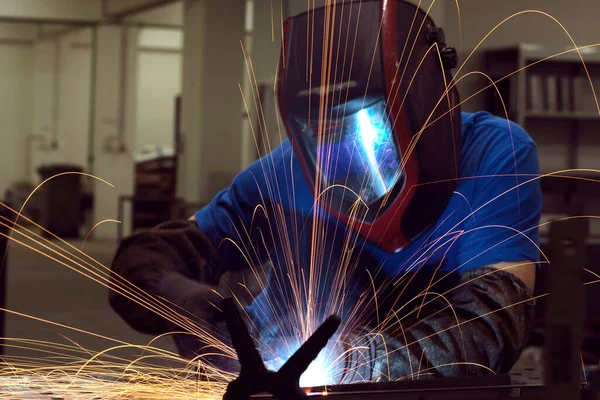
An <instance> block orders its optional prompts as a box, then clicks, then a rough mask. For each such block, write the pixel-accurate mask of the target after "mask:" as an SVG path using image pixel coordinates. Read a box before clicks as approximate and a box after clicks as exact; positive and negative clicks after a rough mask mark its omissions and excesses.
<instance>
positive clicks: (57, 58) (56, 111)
mask: <svg viewBox="0 0 600 400" xmlns="http://www.w3.org/2000/svg"><path fill="white" fill-rule="evenodd" d="M55 43H56V50H55V52H54V85H53V91H54V93H53V97H54V102H53V103H54V104H53V105H52V140H51V141H50V150H56V149H57V148H58V128H59V117H60V98H61V95H60V89H61V87H60V84H61V79H60V78H61V76H60V75H61V70H60V69H61V68H60V67H61V65H62V62H61V61H62V60H61V56H62V51H61V44H60V40H56V42H55Z"/></svg>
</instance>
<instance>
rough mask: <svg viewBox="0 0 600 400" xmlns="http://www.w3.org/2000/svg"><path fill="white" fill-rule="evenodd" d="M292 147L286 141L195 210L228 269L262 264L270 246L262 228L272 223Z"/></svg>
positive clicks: (204, 230) (198, 223) (233, 269)
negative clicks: (273, 207)
mask: <svg viewBox="0 0 600 400" xmlns="http://www.w3.org/2000/svg"><path fill="white" fill-rule="evenodd" d="M290 151H291V147H290V145H289V143H288V142H287V141H284V143H282V145H281V146H280V147H278V148H277V149H275V150H273V151H272V152H271V153H270V154H268V155H266V156H264V157H262V158H261V159H259V160H257V161H256V162H254V163H253V164H252V165H250V166H249V167H248V168H247V169H246V170H244V171H242V172H240V173H239V174H238V175H237V176H236V177H235V178H234V180H233V182H232V183H231V185H230V186H229V187H228V188H226V189H224V190H222V191H221V192H219V193H218V194H217V195H216V196H215V197H214V198H213V200H212V201H211V202H210V203H209V204H208V205H206V206H205V207H203V208H202V209H201V210H199V211H198V212H197V213H196V214H195V219H196V224H197V225H198V227H199V228H200V230H201V231H202V232H204V234H205V235H206V236H208V238H209V239H210V240H211V242H212V243H213V245H214V246H215V247H217V251H218V253H219V256H220V257H221V259H222V261H223V263H222V264H223V267H224V269H225V270H230V271H237V270H242V269H246V268H248V267H250V266H256V265H259V264H262V263H263V261H264V258H265V257H266V255H265V254H266V253H268V252H269V249H266V250H265V249H264V248H261V245H260V244H261V243H262V244H263V245H262V247H264V242H263V241H262V240H261V238H260V235H261V230H262V229H263V228H264V227H265V224H268V220H267V217H266V213H267V212H266V211H261V210H266V209H268V207H270V204H271V203H272V202H271V200H270V199H271V196H272V193H273V191H274V190H276V189H275V188H274V185H276V184H277V182H278V180H277V174H280V173H281V172H280V170H281V169H282V165H283V163H284V160H286V159H287V158H288V157H289V155H290Z"/></svg>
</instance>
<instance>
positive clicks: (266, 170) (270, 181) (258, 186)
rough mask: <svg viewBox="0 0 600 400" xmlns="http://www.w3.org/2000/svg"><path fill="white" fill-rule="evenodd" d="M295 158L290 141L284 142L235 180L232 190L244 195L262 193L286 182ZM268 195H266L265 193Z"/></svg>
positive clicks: (238, 175) (243, 171)
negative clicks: (268, 188)
mask: <svg viewBox="0 0 600 400" xmlns="http://www.w3.org/2000/svg"><path fill="white" fill-rule="evenodd" d="M292 157H293V152H292V146H291V144H290V142H289V140H284V141H283V142H282V143H281V144H280V145H279V146H277V147H276V148H275V149H273V150H272V151H271V152H270V153H269V154H267V155H265V156H262V157H261V158H259V159H258V160H256V161H255V162H253V163H252V164H250V166H248V167H247V168H246V169H244V170H242V171H241V172H240V173H238V174H237V176H236V177H235V178H234V180H233V182H232V184H231V187H230V189H231V190H234V191H237V192H239V194H243V193H254V192H256V191H257V190H259V191H262V190H263V189H266V188H267V187H269V186H270V187H272V188H273V187H274V186H273V185H276V184H278V182H280V181H281V182H286V181H287V180H289V177H286V176H284V175H285V174H286V173H288V171H289V169H290V168H289V166H290V165H291V162H292V160H291V159H292ZM286 167H287V168H286ZM263 195H266V193H263Z"/></svg>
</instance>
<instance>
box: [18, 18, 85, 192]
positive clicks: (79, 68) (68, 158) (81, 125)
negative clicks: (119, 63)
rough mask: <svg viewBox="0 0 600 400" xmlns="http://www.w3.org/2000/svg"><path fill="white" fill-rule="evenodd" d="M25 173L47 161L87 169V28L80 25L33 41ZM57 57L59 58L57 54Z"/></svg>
mask: <svg viewBox="0 0 600 400" xmlns="http://www.w3.org/2000/svg"><path fill="white" fill-rule="evenodd" d="M34 52H35V72H34V79H33V82H34V86H33V94H34V98H35V101H34V103H33V134H34V138H33V141H32V142H31V146H30V149H31V150H30V151H31V165H30V172H31V173H30V179H31V180H32V181H33V182H34V183H37V182H39V179H40V178H39V175H38V174H37V168H38V167H39V166H40V165H42V164H46V163H67V164H75V165H78V166H80V167H82V168H83V169H87V164H88V157H89V154H88V153H89V151H88V143H89V111H90V85H91V82H90V78H91V56H92V52H91V31H90V30H89V29H82V30H77V31H73V32H72V33H69V34H66V35H62V36H60V37H57V38H56V39H54V40H48V41H42V42H37V43H36V45H35V49H34ZM57 57H58V60H57Z"/></svg>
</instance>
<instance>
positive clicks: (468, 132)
mask: <svg viewBox="0 0 600 400" xmlns="http://www.w3.org/2000/svg"><path fill="white" fill-rule="evenodd" d="M462 127H463V144H467V145H468V144H471V143H472V144H479V145H482V146H507V145H510V146H511V147H512V146H521V145H524V146H533V147H535V141H534V140H533V138H532V137H531V136H530V135H529V134H528V133H527V131H526V130H525V129H524V128H523V127H521V126H519V125H518V124H516V123H515V122H513V121H510V120H507V119H506V118H501V117H498V116H495V115H492V114H490V113H489V112H487V111H480V112H476V113H466V112H463V113H462Z"/></svg>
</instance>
